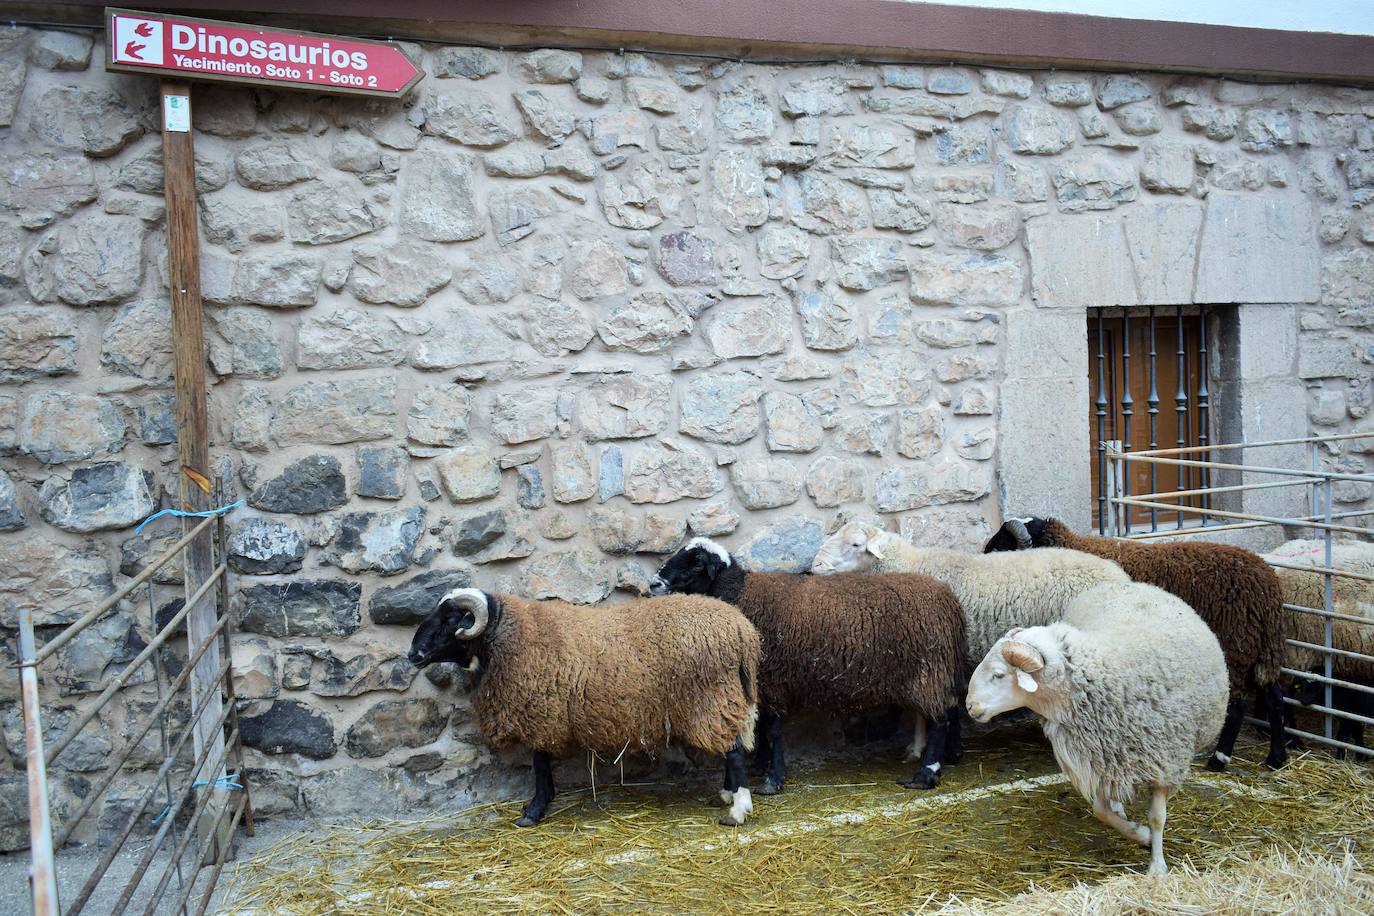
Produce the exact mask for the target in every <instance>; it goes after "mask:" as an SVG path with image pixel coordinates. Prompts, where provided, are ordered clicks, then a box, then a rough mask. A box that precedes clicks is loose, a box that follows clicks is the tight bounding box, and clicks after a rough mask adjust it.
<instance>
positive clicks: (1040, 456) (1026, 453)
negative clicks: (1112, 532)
mask: <svg viewBox="0 0 1374 916" xmlns="http://www.w3.org/2000/svg"><path fill="white" fill-rule="evenodd" d="M1001 402H1002V403H1001V409H1000V410H999V412H998V429H999V430H1000V431H1001V434H1002V441H1001V442H1000V443H998V454H997V480H998V487H999V489H1000V497H1001V508H1002V517H1003V518H1006V517H1009V516H1013V515H1038V516H1053V517H1055V518H1060V519H1063V520H1064V521H1065V522H1066V523H1067V524H1068V525H1069V526H1070V527H1072V528H1073V529H1074V530H1076V531H1085V530H1087V525H1088V518H1089V514H1090V512H1091V508H1092V506H1091V503H1092V497H1091V492H1092V491H1091V487H1090V485H1089V484H1090V481H1091V476H1090V475H1091V473H1092V470H1091V464H1092V460H1091V455H1092V453H1091V451H1090V448H1089V445H1090V443H1089V439H1088V424H1087V422H1086V419H1087V417H1088V416H1089V414H1088V410H1089V398H1088V376H1087V372H1086V371H1082V370H1080V373H1079V374H1076V375H1075V376H1074V377H1069V378H1038V379H1037V378H1029V379H1021V380H1019V381H1017V382H1016V383H1015V384H1009V385H1003V386H1002V390H1001ZM1064 417H1078V418H1082V422H1063V421H1062V420H1063V418H1064ZM1047 455H1054V456H1055V460H1054V461H1046V460H1045V457H1046V456H1047Z"/></svg>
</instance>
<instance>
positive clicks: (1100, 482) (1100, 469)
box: [1096, 309, 1107, 535]
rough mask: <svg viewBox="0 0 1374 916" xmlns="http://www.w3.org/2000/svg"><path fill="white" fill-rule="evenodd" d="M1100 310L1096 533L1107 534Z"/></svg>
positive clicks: (1104, 380) (1099, 320)
mask: <svg viewBox="0 0 1374 916" xmlns="http://www.w3.org/2000/svg"><path fill="white" fill-rule="evenodd" d="M1104 321H1105V319H1104V318H1103V317H1102V310H1101V309H1098V311H1097V401H1096V416H1097V533H1098V534H1101V535H1105V534H1106V533H1107V442H1106V440H1107V370H1106V366H1107V345H1106V332H1105V330H1104V328H1103V323H1104Z"/></svg>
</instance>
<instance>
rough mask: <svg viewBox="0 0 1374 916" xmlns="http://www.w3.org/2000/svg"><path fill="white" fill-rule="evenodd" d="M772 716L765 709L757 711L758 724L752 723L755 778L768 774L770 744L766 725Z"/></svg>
mask: <svg viewBox="0 0 1374 916" xmlns="http://www.w3.org/2000/svg"><path fill="white" fill-rule="evenodd" d="M773 718H774V717H773V715H772V714H770V713H769V712H768V711H767V710H765V709H760V710H759V719H758V722H756V723H754V765H753V768H752V769H753V773H754V775H755V776H762V775H763V774H764V773H766V772H768V760H769V754H770V748H771V747H772V742H771V741H769V740H768V723H769V721H770V720H771V719H773Z"/></svg>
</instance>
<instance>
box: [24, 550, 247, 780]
mask: <svg viewBox="0 0 1374 916" xmlns="http://www.w3.org/2000/svg"><path fill="white" fill-rule="evenodd" d="M226 568H227V567H226V566H225V564H223V563H221V564H220V565H219V568H218V569H216V570H215V571H214V572H213V573H212V574H211V575H210V578H209V579H206V580H205V583H204V584H203V585H201V587H200V588H198V589H196V594H195V595H194V596H193V597H192V599H191V600H190V601H187V602H186V604H185V605H183V606H182V608H181V610H180V611H178V612H177V614H176V616H175V617H173V618H172V619H171V620H169V621H168V622H167V625H166V626H165V627H163V628H162V629H161V630H159V631H158V633H157V635H155V636H154V637H153V638H152V639H150V640H149V641H148V645H147V646H145V647H144V649H143V651H142V652H140V653H138V655H137V656H135V657H134V660H133V661H131V662H129V664H128V665H127V666H126V667H125V668H124V670H123V671H121V672H119V674H117V675H115V678H114V680H112V681H110V683H109V684H108V685H107V686H106V687H105V689H104V690H103V691H102V692H101V694H100V696H99V697H98V698H97V699H96V701H95V705H94V706H92V707H91V708H90V709H88V710H86V713H85V714H84V715H83V716H82V717H81V718H80V719H78V720H77V723H76V724H75V725H73V726H72V727H71V728H70V729H68V730H67V733H66V734H65V735H63V736H62V740H61V741H59V742H57V744H56V745H55V746H54V747H53V749H52V750H51V751H49V752H48V763H50V764H51V763H52V762H53V761H54V760H56V759H57V755H58V754H61V753H62V752H63V751H64V750H66V748H67V745H68V744H70V743H71V742H72V739H73V738H75V737H76V736H77V734H78V733H79V732H80V731H81V729H83V728H85V727H86V726H87V725H89V724H90V722H91V720H92V719H94V718H95V717H96V716H97V715H98V714H99V713H100V710H101V709H103V708H104V706H105V704H106V703H108V702H110V698H111V697H112V696H114V695H115V693H117V692H118V691H119V688H121V687H123V686H124V682H125V681H127V680H128V679H129V677H130V675H132V674H133V673H134V672H135V671H137V670H138V669H139V668H140V667H142V665H143V663H144V662H146V661H147V660H148V656H150V655H152V654H153V653H154V652H156V651H157V650H158V647H159V646H161V645H162V644H163V643H165V642H166V641H167V640H168V639H169V638H171V635H172V631H173V630H175V629H176V628H177V624H179V623H181V621H183V620H185V619H186V615H187V614H189V613H191V608H193V607H195V605H196V602H197V601H199V600H200V599H201V597H202V596H203V595H204V594H205V593H206V592H207V591H209V590H210V586H212V585H214V584H215V577H216V576H222V575H224V571H225V569H226Z"/></svg>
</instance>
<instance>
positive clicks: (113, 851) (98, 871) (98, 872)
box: [65, 705, 228, 916]
mask: <svg viewBox="0 0 1374 916" xmlns="http://www.w3.org/2000/svg"><path fill="white" fill-rule="evenodd" d="M204 708H205V707H204V706H203V705H202V706H201V707H200V708H199V709H197V715H198V714H199V713H200V712H201V711H203V710H204ZM227 716H228V713H227V712H225V713H221V714H220V718H219V722H218V723H217V724H216V726H215V727H216V728H219V727H221V726H223V725H224V719H225V718H226V717H227ZM195 721H196V716H192V717H191V721H190V722H189V723H187V728H186V731H185V732H184V733H182V736H181V739H180V740H179V741H177V746H176V749H175V750H174V751H173V752H172V756H171V757H169V758H167V759H166V760H164V761H163V762H162V766H161V767H159V768H158V772H157V774H156V775H155V776H154V777H153V780H152V782H151V783H150V784H149V786H148V788H147V789H146V790H145V791H144V793H143V797H142V799H141V800H140V801H139V804H138V805H137V806H136V807H135V808H134V810H133V811H131V812H130V813H129V817H128V819H127V820H126V821H125V822H124V826H123V827H122V828H121V829H120V831H119V836H118V837H116V838H115V841H114V842H113V843H111V844H110V846H109V848H108V849H106V850H105V854H104V855H103V856H101V857H100V862H99V863H98V864H97V865H96V867H95V870H94V871H92V872H91V874H90V876H89V877H88V878H87V879H86V883H85V884H83V885H82V886H81V892H80V893H79V894H78V895H77V898H76V901H75V902H74V903H73V904H72V906H71V909H69V910H67V912H66V914H65V916H76V914H78V913H80V912H81V909H82V907H84V906H85V905H86V904H87V903H89V902H90V899H91V894H93V893H94V892H95V889H96V887H97V886H98V885H99V884H100V879H101V878H103V877H105V872H107V871H108V870H109V868H110V864H111V863H112V862H114V860H115V856H117V855H118V854H119V851H120V850H121V849H122V848H123V847H124V843H125V841H126V840H128V839H129V834H131V833H133V831H134V826H135V825H136V824H138V819H139V818H141V817H142V816H143V811H144V809H146V808H147V807H148V802H150V801H151V800H152V798H153V795H154V794H156V792H157V784H158V782H160V781H161V780H162V777H163V776H165V775H166V773H167V770H168V769H170V768H171V766H172V764H173V763H174V762H175V761H176V759H177V757H180V756H181V749H182V748H183V747H185V746H186V742H187V740H188V739H189V738H190V737H191V735H193V734H195V729H194V728H192V727H191V726H192V725H194V723H195ZM209 751H210V748H209V747H206V748H205V750H203V751H202V752H201V754H200V759H199V760H197V761H196V764H195V766H194V767H193V768H192V770H191V775H190V776H189V777H188V778H189V779H190V781H191V782H195V778H196V775H197V774H199V773H200V769H201V767H202V766H204V765H205V758H206V756H207V754H208V753H209ZM188 788H189V787H188ZM184 802H185V795H184V794H183V795H182V797H181V798H180V799H178V803H177V805H175V806H173V808H172V810H170V811H169V812H168V813H167V815H166V816H165V817H166V818H171V819H175V818H176V816H177V812H178V811H179V810H180V809H181V805H182V804H184ZM167 824H168V822H167V821H166V820H165V819H164V821H163V824H162V826H161V827H159V828H158V835H160V836H161V835H165V833H166V828H167ZM159 845H160V844H159ZM148 850H151V851H148ZM148 850H145V856H146V857H147V858H148V859H151V858H152V855H153V854H154V853H156V852H157V846H155V845H150V846H149V847H148ZM147 870H148V863H147V862H145V861H142V860H140V863H139V864H138V865H137V866H135V867H134V871H133V874H132V877H131V879H130V880H132V881H134V882H137V881H138V880H140V879H141V878H142V877H143V873H144V872H145V871H147ZM125 905H126V906H127V905H128V902H127V901H125Z"/></svg>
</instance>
